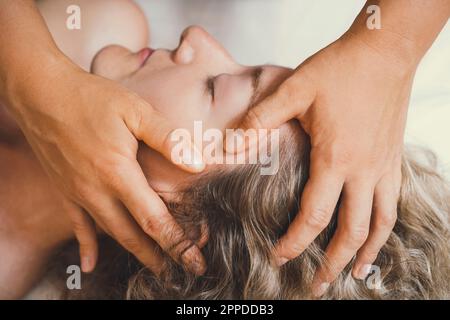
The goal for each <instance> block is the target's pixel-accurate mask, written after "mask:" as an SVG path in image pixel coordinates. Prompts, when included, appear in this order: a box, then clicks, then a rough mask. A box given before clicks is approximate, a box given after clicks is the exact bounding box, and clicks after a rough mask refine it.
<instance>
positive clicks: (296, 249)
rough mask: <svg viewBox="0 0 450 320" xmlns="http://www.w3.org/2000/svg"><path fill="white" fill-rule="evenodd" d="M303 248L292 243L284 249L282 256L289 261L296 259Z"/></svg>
mask: <svg viewBox="0 0 450 320" xmlns="http://www.w3.org/2000/svg"><path fill="white" fill-rule="evenodd" d="M304 250H305V248H304V247H303V246H302V245H301V244H300V243H292V244H289V245H286V246H285V247H284V252H285V253H284V254H283V256H284V257H286V258H287V259H289V260H292V259H295V258H297V257H298V256H299V255H300V254H301V253H302V252H303V251H304Z"/></svg>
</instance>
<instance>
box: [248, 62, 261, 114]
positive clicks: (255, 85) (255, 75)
mask: <svg viewBox="0 0 450 320" xmlns="http://www.w3.org/2000/svg"><path fill="white" fill-rule="evenodd" d="M263 73H264V68H263V67H256V68H255V69H254V70H253V71H252V89H253V93H252V96H251V98H250V100H249V103H248V106H247V109H251V108H253V107H254V106H255V105H256V104H255V103H256V99H257V98H258V95H259V93H260V86H261V78H262V74H263Z"/></svg>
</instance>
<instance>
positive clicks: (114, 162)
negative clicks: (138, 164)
mask: <svg viewBox="0 0 450 320" xmlns="http://www.w3.org/2000/svg"><path fill="white" fill-rule="evenodd" d="M100 168H101V169H100V170H101V175H102V181H103V183H104V184H105V185H106V187H107V188H109V189H110V190H114V191H118V190H120V188H121V186H122V185H123V181H122V177H124V176H126V171H127V168H126V165H125V162H124V161H123V160H118V159H111V160H109V161H105V162H103V164H102V165H101V167H100Z"/></svg>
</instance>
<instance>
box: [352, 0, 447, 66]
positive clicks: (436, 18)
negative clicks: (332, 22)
mask: <svg viewBox="0 0 450 320" xmlns="http://www.w3.org/2000/svg"><path fill="white" fill-rule="evenodd" d="M371 5H377V6H378V7H379V9H380V18H381V19H380V20H381V21H380V22H381V23H380V27H381V28H380V29H370V28H368V26H367V20H368V18H369V16H370V13H367V8H368V7H369V6H371ZM449 17H450V0H395V1H392V0H369V1H367V3H366V5H365V6H364V8H363V9H362V10H361V12H360V14H359V15H358V17H357V18H356V20H355V22H354V23H353V25H352V26H351V27H350V29H349V31H348V33H347V34H352V35H356V37H357V38H359V39H360V40H362V41H364V42H365V43H366V44H368V45H369V46H372V47H373V48H375V49H376V50H379V51H380V53H382V54H385V55H387V56H389V57H393V58H394V59H396V60H398V62H399V63H404V64H405V65H406V66H412V67H416V66H417V64H418V63H419V62H420V60H421V58H422V57H423V56H424V54H425V53H426V52H427V50H428V49H429V48H430V46H431V45H432V43H433V42H434V40H435V39H436V37H437V36H438V34H439V33H440V31H441V30H442V28H443V27H444V26H445V24H446V22H447V21H448V19H449Z"/></svg>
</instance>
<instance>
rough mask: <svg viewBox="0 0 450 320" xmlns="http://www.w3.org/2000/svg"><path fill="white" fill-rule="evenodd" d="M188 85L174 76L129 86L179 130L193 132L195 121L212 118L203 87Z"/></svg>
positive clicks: (149, 79)
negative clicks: (176, 79) (203, 93)
mask: <svg viewBox="0 0 450 320" xmlns="http://www.w3.org/2000/svg"><path fill="white" fill-rule="evenodd" d="M185 83H186V82H185V81H174V77H167V76H160V77H158V76H152V77H151V78H149V77H141V78H140V79H133V80H132V81H128V83H126V86H127V87H128V88H129V89H131V90H132V91H134V92H135V93H137V94H138V95H139V96H141V97H143V98H144V99H145V100H146V101H147V102H149V103H150V104H151V105H152V107H153V108H155V109H156V110H157V111H159V112H160V113H162V114H163V115H164V116H165V117H166V118H167V119H168V120H169V121H171V122H172V123H173V124H175V125H176V126H177V127H181V128H186V129H188V130H190V129H191V128H192V127H193V123H194V121H195V120H201V121H205V120H206V119H207V118H208V117H209V106H208V103H207V100H206V99H204V98H203V97H202V96H201V95H200V94H199V92H200V90H201V89H200V88H193V87H192V86H186V85H185ZM187 83H189V81H187Z"/></svg>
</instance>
